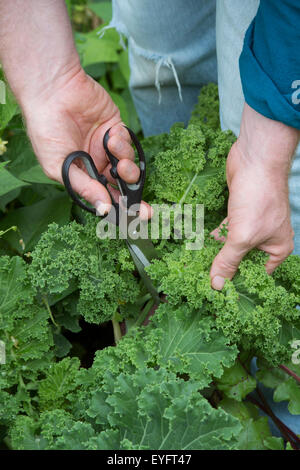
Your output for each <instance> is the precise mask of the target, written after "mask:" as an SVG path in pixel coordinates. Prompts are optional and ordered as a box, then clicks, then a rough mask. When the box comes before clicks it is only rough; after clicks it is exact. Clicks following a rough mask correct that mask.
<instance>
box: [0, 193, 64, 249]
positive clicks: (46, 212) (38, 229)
mask: <svg viewBox="0 0 300 470" xmlns="http://www.w3.org/2000/svg"><path fill="white" fill-rule="evenodd" d="M71 205H72V204H71V201H70V199H69V198H68V196H66V195H65V194H63V195H59V196H57V197H55V198H49V199H44V200H42V201H40V202H37V203H36V204H32V205H31V206H28V207H22V208H20V209H15V210H13V211H11V212H9V214H8V215H7V216H5V217H4V218H3V219H2V220H1V223H0V229H2V230H3V229H6V228H8V227H11V226H12V225H16V226H17V227H18V229H19V232H18V233H16V232H9V233H7V234H6V235H4V238H5V239H6V240H7V241H8V243H9V244H10V246H11V247H12V248H13V249H15V250H16V251H18V252H19V253H22V252H23V248H22V245H21V244H20V237H21V238H22V239H23V243H24V245H25V249H26V250H27V251H28V250H31V249H32V248H33V247H34V245H35V244H36V243H37V241H38V240H39V238H40V236H41V234H42V233H43V232H44V231H45V230H46V229H47V227H48V225H49V224H50V223H51V222H56V223H58V224H60V225H63V224H66V223H67V222H68V221H69V220H70V211H71Z"/></svg>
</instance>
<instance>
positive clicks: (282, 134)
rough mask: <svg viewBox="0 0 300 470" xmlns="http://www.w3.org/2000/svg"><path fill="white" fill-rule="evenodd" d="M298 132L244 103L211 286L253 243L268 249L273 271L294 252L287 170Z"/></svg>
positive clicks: (227, 276)
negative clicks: (224, 230)
mask: <svg viewBox="0 0 300 470" xmlns="http://www.w3.org/2000/svg"><path fill="white" fill-rule="evenodd" d="M298 141H299V131H297V130H296V129H293V128H291V127H288V126H286V125H284V124H282V123H280V122H277V121H273V120H271V119H268V118H266V117H264V116H262V115H261V114H259V113H257V112H256V111H254V110H253V109H252V108H250V107H249V106H248V105H247V104H245V107H244V112H243V117H242V123H241V131H240V136H239V138H238V139H237V141H236V142H235V144H234V145H233V146H232V148H231V150H230V153H229V155H228V159H227V183H228V188H229V201H228V217H227V218H226V219H225V220H224V221H223V222H222V224H221V225H220V227H221V226H222V225H223V224H224V223H228V225H227V228H228V233H227V238H226V240H225V239H224V238H223V237H219V235H218V234H219V229H220V227H219V228H217V229H215V230H214V231H213V232H212V234H213V235H214V236H215V238H217V239H219V240H220V241H225V244H224V246H223V248H222V249H221V251H220V252H219V254H218V255H217V256H216V258H215V260H214V262H213V264H212V267H211V271H210V276H211V280H212V281H211V282H212V287H213V288H214V289H218V290H221V289H222V288H223V286H224V282H225V279H232V278H233V276H234V274H235V273H236V271H237V269H238V266H239V263H240V262H241V260H242V259H243V257H244V256H245V255H246V253H248V251H250V250H251V249H252V248H255V247H256V248H258V249H260V250H263V251H265V252H266V253H268V254H269V255H270V256H269V259H268V261H267V264H266V270H267V272H268V273H269V274H271V273H272V272H273V271H274V269H275V268H276V267H277V266H278V265H279V264H280V263H282V261H284V259H285V258H286V257H287V256H288V255H289V254H290V253H291V252H292V251H293V246H294V243H293V237H294V232H293V230H292V227H291V222H290V208H289V199H288V173H289V169H290V164H291V161H292V157H293V154H294V151H295V148H296V146H297V143H298Z"/></svg>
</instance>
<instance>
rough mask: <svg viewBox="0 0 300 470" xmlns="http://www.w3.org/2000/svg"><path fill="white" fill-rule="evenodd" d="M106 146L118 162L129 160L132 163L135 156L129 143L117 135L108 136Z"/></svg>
mask: <svg viewBox="0 0 300 470" xmlns="http://www.w3.org/2000/svg"><path fill="white" fill-rule="evenodd" d="M107 146H108V149H109V151H110V152H111V153H112V154H113V155H114V156H115V157H117V158H118V160H121V159H122V158H127V159H129V160H132V161H134V159H135V154H134V150H133V148H132V147H131V145H130V143H129V142H128V141H127V140H126V139H125V138H124V137H122V136H120V135H119V134H117V135H113V136H110V134H109V140H108V144H107Z"/></svg>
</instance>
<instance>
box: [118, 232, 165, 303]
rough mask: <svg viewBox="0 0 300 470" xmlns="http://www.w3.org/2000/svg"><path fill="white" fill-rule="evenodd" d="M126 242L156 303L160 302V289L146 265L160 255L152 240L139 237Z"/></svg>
mask: <svg viewBox="0 0 300 470" xmlns="http://www.w3.org/2000/svg"><path fill="white" fill-rule="evenodd" d="M126 242H127V245H128V249H129V251H130V254H131V256H132V259H133V261H134V264H135V265H136V267H137V270H138V272H139V274H140V276H141V278H142V280H143V282H144V284H145V286H146V288H147V289H148V292H149V293H150V294H151V295H152V297H153V299H154V300H155V303H160V298H159V294H158V291H157V289H156V287H155V286H154V284H153V282H152V281H151V279H150V277H149V276H148V274H147V273H146V271H145V267H146V266H148V265H149V264H150V262H151V260H152V259H154V258H157V257H158V255H157V253H156V250H155V248H154V246H153V244H152V242H151V241H150V240H144V239H141V238H138V239H137V240H132V239H131V238H128V239H127V240H126Z"/></svg>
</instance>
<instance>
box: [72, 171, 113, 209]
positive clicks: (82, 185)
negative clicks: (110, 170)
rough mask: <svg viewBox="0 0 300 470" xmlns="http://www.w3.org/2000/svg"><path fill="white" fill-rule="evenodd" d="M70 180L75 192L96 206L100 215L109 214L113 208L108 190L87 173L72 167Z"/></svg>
mask: <svg viewBox="0 0 300 470" xmlns="http://www.w3.org/2000/svg"><path fill="white" fill-rule="evenodd" d="M69 179H70V183H71V186H72V188H73V190H74V191H75V192H76V193H77V194H79V196H81V197H83V199H85V200H86V201H87V202H89V203H90V204H92V206H94V207H95V208H96V209H97V211H98V213H99V214H100V215H104V214H105V213H108V212H109V211H110V208H111V199H110V196H109V194H108V191H107V190H106V188H105V187H104V186H103V185H102V184H101V183H99V182H98V181H96V180H94V179H93V178H91V177H90V176H89V175H88V174H87V173H85V172H84V171H83V170H81V169H80V168H78V166H76V165H71V166H70V170H69Z"/></svg>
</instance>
